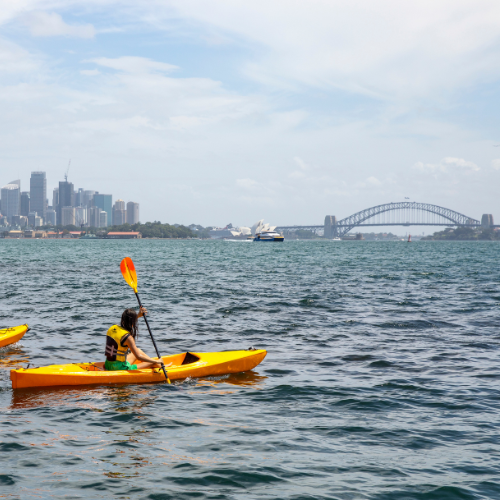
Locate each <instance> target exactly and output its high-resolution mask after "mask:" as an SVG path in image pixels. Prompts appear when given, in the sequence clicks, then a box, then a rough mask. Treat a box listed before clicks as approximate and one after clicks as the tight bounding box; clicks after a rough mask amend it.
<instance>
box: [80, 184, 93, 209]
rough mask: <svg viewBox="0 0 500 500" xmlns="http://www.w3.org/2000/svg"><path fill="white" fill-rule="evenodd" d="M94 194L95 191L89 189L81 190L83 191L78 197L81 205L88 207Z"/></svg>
mask: <svg viewBox="0 0 500 500" xmlns="http://www.w3.org/2000/svg"><path fill="white" fill-rule="evenodd" d="M94 194H95V191H91V190H88V189H86V190H85V191H83V193H82V194H81V198H80V201H81V206H82V207H87V208H90V207H91V206H92V203H93V200H94Z"/></svg>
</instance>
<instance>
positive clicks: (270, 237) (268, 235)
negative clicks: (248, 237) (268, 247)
mask: <svg viewBox="0 0 500 500" xmlns="http://www.w3.org/2000/svg"><path fill="white" fill-rule="evenodd" d="M253 241H285V237H284V236H283V235H282V234H280V233H278V232H276V231H274V230H267V231H261V232H260V233H257V234H256V235H255V238H254V239H253Z"/></svg>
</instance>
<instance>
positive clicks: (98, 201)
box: [94, 193, 113, 227]
mask: <svg viewBox="0 0 500 500" xmlns="http://www.w3.org/2000/svg"><path fill="white" fill-rule="evenodd" d="M94 207H99V208H100V209H101V210H103V211H104V212H106V213H107V214H108V215H107V222H108V221H109V222H111V221H112V220H113V219H112V217H113V196H112V195H110V194H98V193H96V194H94ZM107 222H106V225H107ZM101 227H102V226H101Z"/></svg>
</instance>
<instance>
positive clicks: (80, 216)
mask: <svg viewBox="0 0 500 500" xmlns="http://www.w3.org/2000/svg"><path fill="white" fill-rule="evenodd" d="M86 224H87V209H86V208H85V207H75V226H85V225H86Z"/></svg>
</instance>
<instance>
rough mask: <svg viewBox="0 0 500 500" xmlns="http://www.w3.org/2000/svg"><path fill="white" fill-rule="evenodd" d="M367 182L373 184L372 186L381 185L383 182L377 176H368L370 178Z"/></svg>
mask: <svg viewBox="0 0 500 500" xmlns="http://www.w3.org/2000/svg"><path fill="white" fill-rule="evenodd" d="M366 182H367V183H368V184H371V185H372V186H381V185H382V182H380V181H379V180H378V179H377V178H376V177H373V176H371V177H368V179H366Z"/></svg>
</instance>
